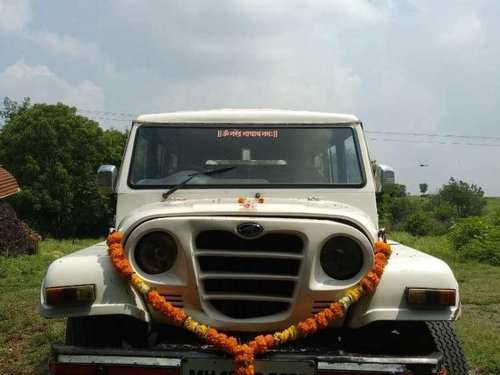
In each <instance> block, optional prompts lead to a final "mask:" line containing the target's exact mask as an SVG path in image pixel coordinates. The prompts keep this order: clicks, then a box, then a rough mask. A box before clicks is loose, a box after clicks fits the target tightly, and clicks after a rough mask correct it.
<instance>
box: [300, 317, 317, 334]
mask: <svg viewBox="0 0 500 375" xmlns="http://www.w3.org/2000/svg"><path fill="white" fill-rule="evenodd" d="M297 328H298V329H299V331H300V333H301V334H302V335H304V336H306V335H308V334H310V333H314V332H316V331H317V330H318V325H317V324H316V321H315V320H314V319H313V318H307V319H306V320H304V321H302V322H300V323H299V324H297Z"/></svg>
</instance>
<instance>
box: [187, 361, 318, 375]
mask: <svg viewBox="0 0 500 375" xmlns="http://www.w3.org/2000/svg"><path fill="white" fill-rule="evenodd" d="M315 368H316V366H315V365H314V362H313V361H266V360H256V361H255V375H314V373H315ZM181 375H234V367H233V361H232V360H231V359H205V358H184V359H183V361H182V370H181Z"/></svg>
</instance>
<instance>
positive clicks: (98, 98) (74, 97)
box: [0, 60, 104, 110]
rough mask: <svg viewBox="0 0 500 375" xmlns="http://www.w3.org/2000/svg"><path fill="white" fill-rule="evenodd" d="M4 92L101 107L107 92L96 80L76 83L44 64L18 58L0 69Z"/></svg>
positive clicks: (0, 81) (38, 99)
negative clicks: (30, 62) (66, 79)
mask: <svg viewBox="0 0 500 375" xmlns="http://www.w3.org/2000/svg"><path fill="white" fill-rule="evenodd" d="M0 87H2V93H3V94H4V95H5V96H8V97H10V98H12V99H14V100H19V99H21V98H23V97H26V96H29V97H30V98H31V99H32V102H46V103H55V102H63V103H65V104H69V105H72V106H76V107H79V108H84V109H87V108H91V109H95V110H102V109H103V108H104V95H103V93H102V90H101V88H100V87H99V86H97V85H96V84H94V83H92V82H90V81H88V80H84V81H82V82H80V83H78V84H76V85H72V84H71V83H69V82H67V81H65V80H63V79H61V78H59V77H58V76H56V75H55V74H54V73H52V72H51V71H50V69H49V68H48V67H47V66H45V65H35V66H30V65H27V64H26V63H25V62H24V61H22V60H21V61H18V62H16V63H15V64H13V65H10V66H8V67H7V68H6V69H5V70H4V71H2V72H0Z"/></svg>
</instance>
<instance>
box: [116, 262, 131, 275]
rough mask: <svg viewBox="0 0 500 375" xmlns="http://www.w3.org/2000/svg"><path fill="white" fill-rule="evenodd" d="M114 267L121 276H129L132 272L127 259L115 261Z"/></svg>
mask: <svg viewBox="0 0 500 375" xmlns="http://www.w3.org/2000/svg"><path fill="white" fill-rule="evenodd" d="M115 267H116V269H117V270H118V272H119V273H120V275H122V276H123V277H129V276H130V275H132V274H133V273H134V271H133V270H132V266H131V265H130V263H129V262H128V260H125V259H122V260H119V261H117V262H116V263H115Z"/></svg>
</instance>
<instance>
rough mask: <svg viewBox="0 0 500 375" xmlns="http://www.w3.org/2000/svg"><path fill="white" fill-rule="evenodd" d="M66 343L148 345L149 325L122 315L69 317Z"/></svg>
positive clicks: (105, 345)
mask: <svg viewBox="0 0 500 375" xmlns="http://www.w3.org/2000/svg"><path fill="white" fill-rule="evenodd" d="M66 344H67V345H75V346H87V347H136V348H138V347H146V346H148V325H147V324H146V323H144V322H141V321H138V320H136V319H133V318H129V317H126V316H121V315H105V316H100V315H98V316H79V317H72V318H68V320H67V323H66Z"/></svg>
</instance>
